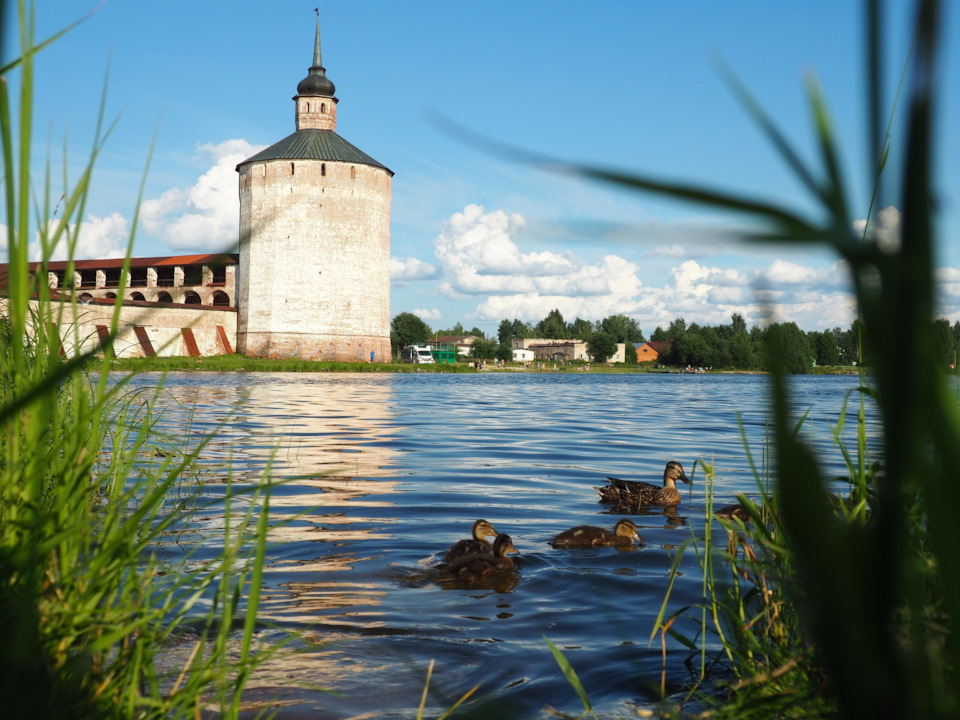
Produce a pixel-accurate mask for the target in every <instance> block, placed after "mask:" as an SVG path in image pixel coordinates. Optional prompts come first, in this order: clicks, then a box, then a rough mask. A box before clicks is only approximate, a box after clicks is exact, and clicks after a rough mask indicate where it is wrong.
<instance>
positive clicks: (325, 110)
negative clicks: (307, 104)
mask: <svg viewBox="0 0 960 720" xmlns="http://www.w3.org/2000/svg"><path fill="white" fill-rule="evenodd" d="M320 112H322V113H324V114H326V112H327V104H326V103H320Z"/></svg>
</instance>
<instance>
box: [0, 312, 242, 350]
mask: <svg viewBox="0 0 960 720" xmlns="http://www.w3.org/2000/svg"><path fill="white" fill-rule="evenodd" d="M31 309H32V311H33V312H34V316H35V317H36V313H37V312H38V309H39V304H38V303H37V302H36V301H33V302H31ZM51 310H52V313H54V314H56V313H59V312H61V311H62V316H61V317H60V318H57V317H56V316H51V317H50V319H49V322H57V321H58V319H59V328H60V342H61V346H62V347H63V350H64V352H66V353H67V354H74V353H77V352H87V351H96V350H98V349H100V348H102V340H101V338H102V337H103V335H104V334H105V333H108V332H109V328H110V325H111V322H112V318H113V311H114V306H113V305H112V304H110V303H107V302H103V303H98V302H96V301H94V302H92V303H90V304H88V305H84V304H79V303H77V304H73V303H69V302H63V303H57V302H53V303H51ZM6 311H7V299H6V298H0V313H4V312H6ZM236 327H237V311H236V309H235V308H226V307H210V306H200V305H161V306H158V305H157V304H156V303H146V302H145V303H125V304H124V305H123V306H122V307H121V308H120V319H119V326H118V335H117V338H116V339H115V340H114V343H113V352H114V354H115V355H116V356H117V357H146V356H148V355H151V354H155V355H159V356H161V357H171V356H178V355H182V356H197V355H226V354H229V353H232V352H233V350H234V348H235V347H236V335H237V334H236Z"/></svg>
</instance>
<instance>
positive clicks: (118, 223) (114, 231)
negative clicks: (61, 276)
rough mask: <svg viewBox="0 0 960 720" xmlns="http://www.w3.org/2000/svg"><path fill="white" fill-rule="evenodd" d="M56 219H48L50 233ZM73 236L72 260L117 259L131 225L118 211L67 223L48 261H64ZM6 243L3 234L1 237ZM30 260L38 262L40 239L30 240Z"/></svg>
mask: <svg viewBox="0 0 960 720" xmlns="http://www.w3.org/2000/svg"><path fill="white" fill-rule="evenodd" d="M58 223H59V221H58V220H51V221H50V222H49V230H48V232H49V233H53V232H55V230H56V228H57V226H58ZM73 238H76V246H75V248H74V254H73V257H74V259H75V260H89V259H94V258H120V257H123V256H124V254H125V253H126V251H127V242H128V241H129V239H130V225H129V223H128V222H127V219H126V218H125V217H124V216H123V215H121V214H120V213H111V214H110V215H108V216H107V217H102V218H101V217H97V216H96V215H88V216H87V219H86V220H84V221H83V222H82V223H80V225H79V229H78V226H77V224H76V223H73V224H71V225H69V226H68V228H67V231H66V232H64V233H63V234H62V235H61V236H60V241H59V242H58V243H57V246H56V247H55V248H54V249H53V253H52V254H51V256H50V259H51V260H67V259H68V256H69V253H70V251H69V241H70V240H72V239H73ZM4 244H6V237H4ZM29 254H30V259H31V260H32V261H34V262H36V261H39V260H40V259H41V257H42V255H43V248H42V245H41V243H40V238H39V237H37V238H36V239H35V240H34V241H33V242H32V243H30V251H29Z"/></svg>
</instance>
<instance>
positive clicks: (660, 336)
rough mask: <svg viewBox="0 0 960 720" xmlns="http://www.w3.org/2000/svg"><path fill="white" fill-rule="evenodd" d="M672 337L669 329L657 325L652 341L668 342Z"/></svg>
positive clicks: (651, 337)
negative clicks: (668, 333)
mask: <svg viewBox="0 0 960 720" xmlns="http://www.w3.org/2000/svg"><path fill="white" fill-rule="evenodd" d="M669 339H670V336H669V335H667V331H666V330H664V329H663V328H662V327H660V326H659V325H657V329H656V330H654V331H653V334H652V335H651V336H650V342H666V341H667V340H669Z"/></svg>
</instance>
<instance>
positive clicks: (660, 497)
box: [594, 460, 691, 506]
mask: <svg viewBox="0 0 960 720" xmlns="http://www.w3.org/2000/svg"><path fill="white" fill-rule="evenodd" d="M607 480H609V481H610V484H609V485H605V486H603V487H598V488H594V490H596V491H597V492H598V493H600V502H609V503H613V504H615V505H625V506H631V505H633V506H639V505H679V504H680V500H681V497H680V491H679V490H677V480H682V481H683V482H685V483H688V484H689V483H690V482H691V480H690V478H688V477H687V476H686V473H684V472H683V465H681V464H680V463H678V462H677V461H676V460H671V461H670V462H668V463H667V466H666V468H664V470H663V487H657V486H656V485H651V484H650V483H645V482H636V481H633V480H620V479H619V478H612V477H608V478H607Z"/></svg>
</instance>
